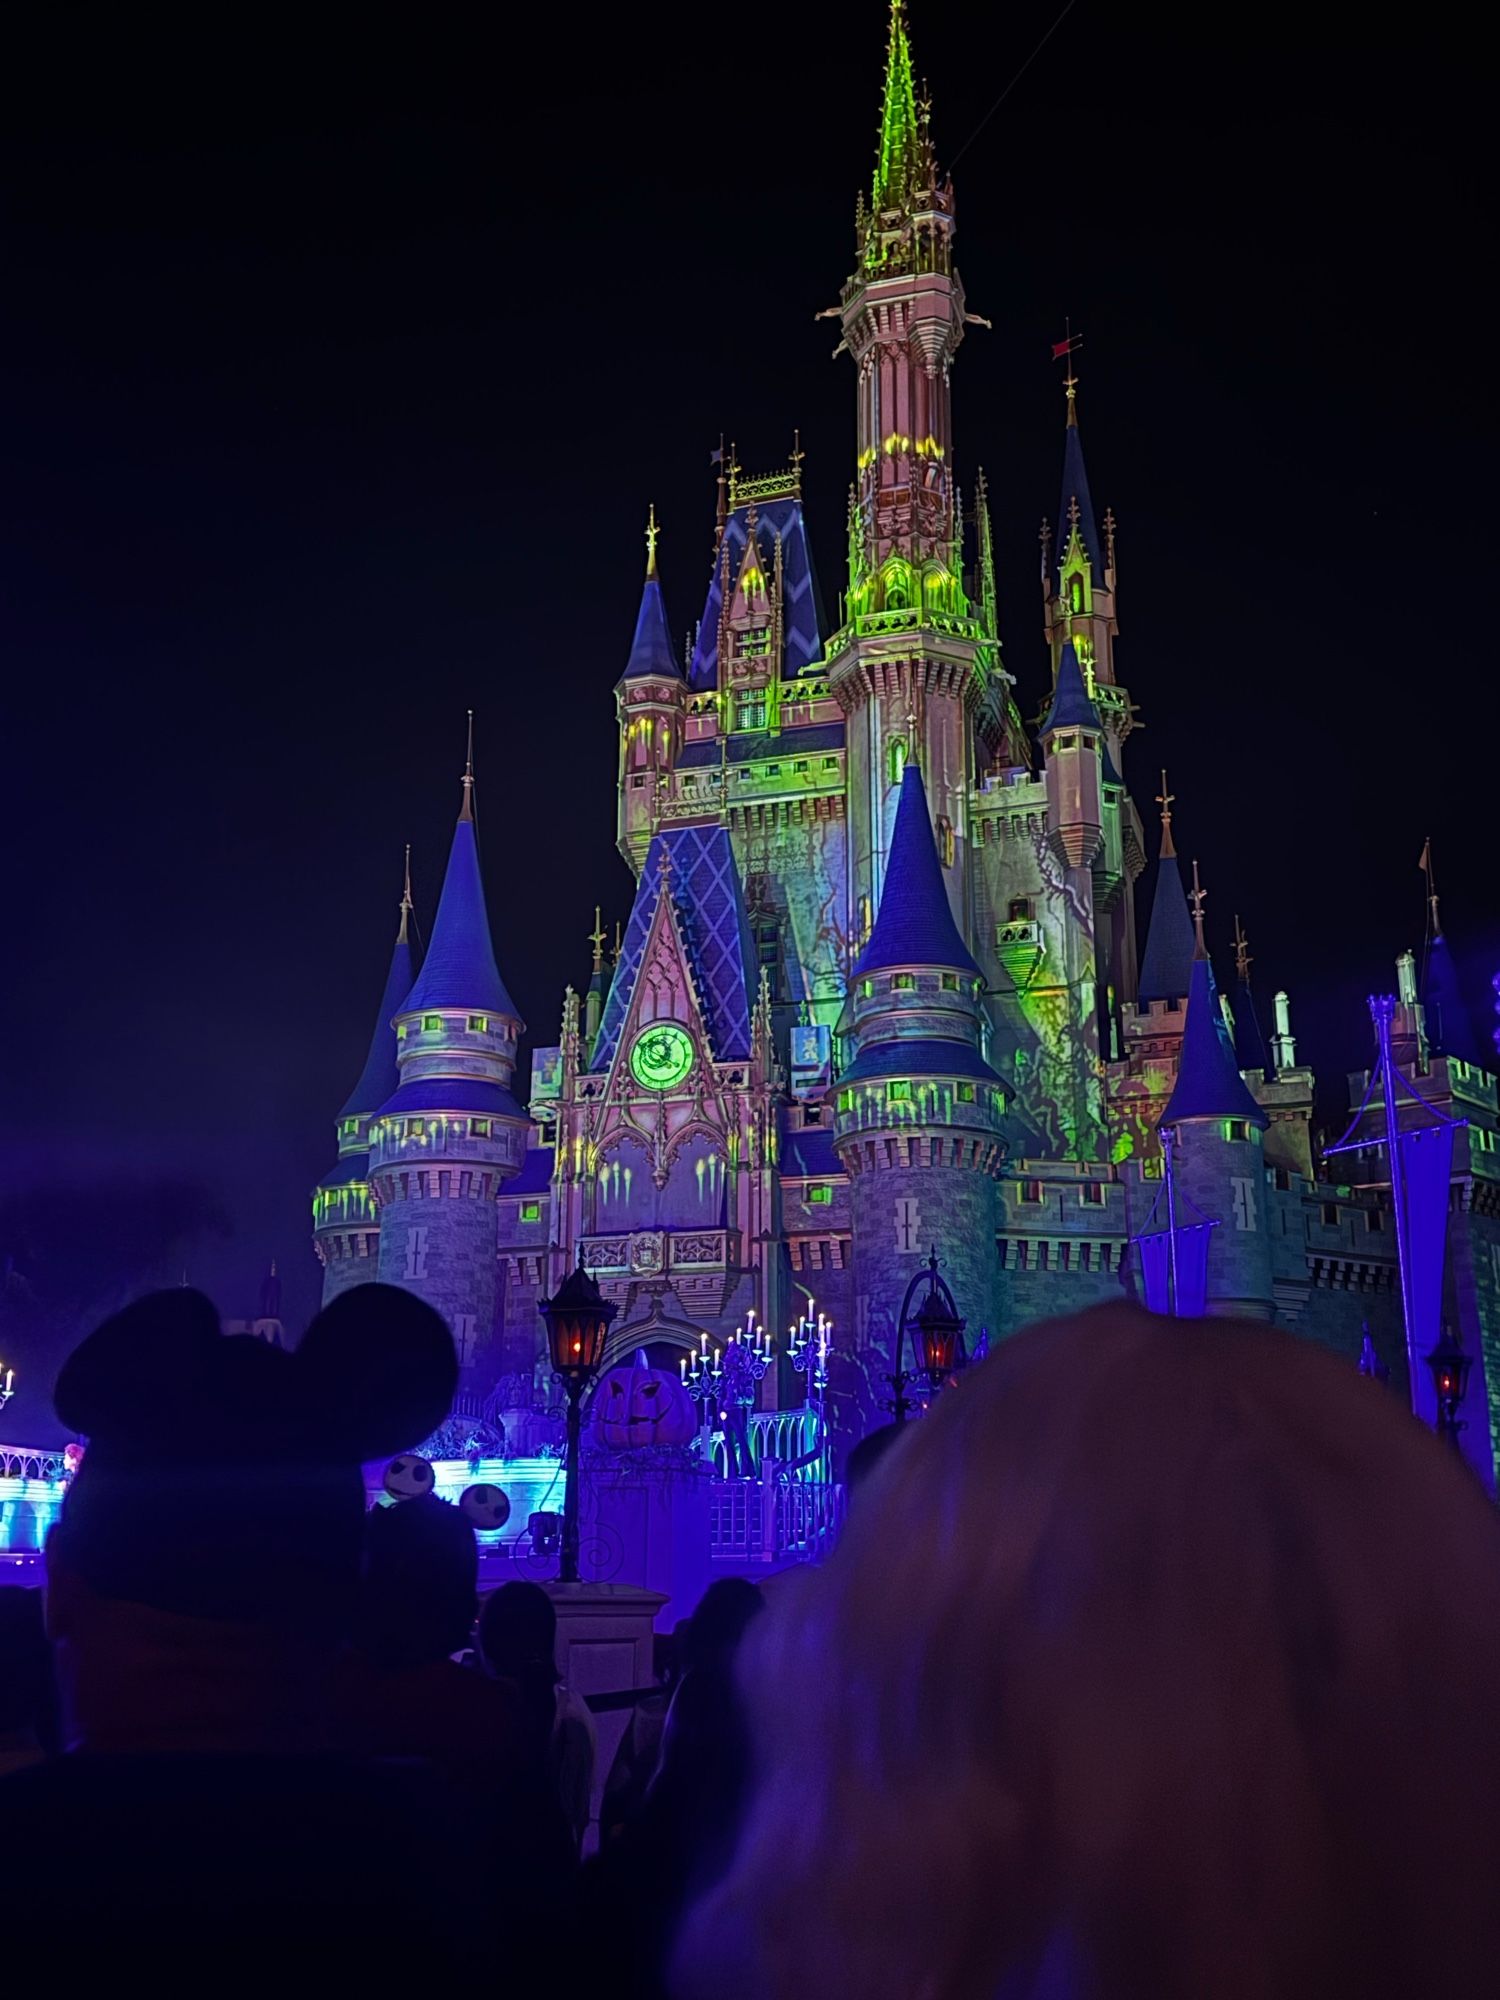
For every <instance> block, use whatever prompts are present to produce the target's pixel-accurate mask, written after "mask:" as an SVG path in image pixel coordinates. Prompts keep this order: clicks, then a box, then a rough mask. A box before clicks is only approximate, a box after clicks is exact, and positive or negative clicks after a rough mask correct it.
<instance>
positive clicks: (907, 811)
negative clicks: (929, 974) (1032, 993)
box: [855, 759, 980, 978]
mask: <svg viewBox="0 0 1500 2000" xmlns="http://www.w3.org/2000/svg"><path fill="white" fill-rule="evenodd" d="M897 965H932V966H948V967H957V968H958V969H959V970H960V971H962V972H967V973H968V974H969V975H970V976H971V977H972V978H978V977H979V976H980V975H979V967H978V966H977V965H976V964H975V963H974V958H973V954H972V953H971V952H970V950H969V948H968V946H967V945H966V944H965V943H964V941H963V939H962V938H961V937H960V936H959V932H958V926H957V924H955V923H954V921H953V911H952V910H951V908H950V907H949V904H948V891H947V889H946V888H945V887H944V885H943V867H942V863H941V862H940V861H939V859H938V851H937V843H936V841H935V840H934V839H933V835H932V821H931V819H930V818H929V816H928V811H927V792H926V788H925V787H924V785H923V783H922V772H921V768H920V766H919V765H918V764H917V762H916V760H915V759H913V760H912V761H911V762H910V763H909V764H908V765H907V766H906V768H905V770H904V771H903V772H902V774H901V801H900V804H899V805H898V806H897V808H896V826H895V831H894V832H893V833H892V835H891V851H890V857H889V859H888V860H887V862H886V869H885V887H884V888H883V889H882V891H881V895H880V908H879V911H878V912H877V914H876V918H875V928H874V929H873V930H872V931H871V933H870V941H869V943H868V944H867V945H866V946H865V948H864V950H863V952H862V953H861V954H860V959H859V964H858V965H857V966H856V967H855V977H856V978H859V977H860V976H862V975H863V974H865V973H869V972H880V971H887V970H889V969H890V968H891V967H892V966H897Z"/></svg>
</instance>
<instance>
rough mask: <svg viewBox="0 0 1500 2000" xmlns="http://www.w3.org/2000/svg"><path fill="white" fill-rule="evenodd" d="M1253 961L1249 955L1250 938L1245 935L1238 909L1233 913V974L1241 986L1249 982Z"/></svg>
mask: <svg viewBox="0 0 1500 2000" xmlns="http://www.w3.org/2000/svg"><path fill="white" fill-rule="evenodd" d="M1253 963H1254V961H1253V960H1252V958H1251V956H1250V940H1249V938H1247V937H1246V936H1245V932H1244V927H1243V925H1242V924H1241V923H1240V917H1239V912H1238V910H1236V911H1235V915H1234V974H1235V977H1236V979H1238V980H1239V982H1240V984H1241V986H1248V985H1249V984H1250V967H1251V965H1252V964H1253Z"/></svg>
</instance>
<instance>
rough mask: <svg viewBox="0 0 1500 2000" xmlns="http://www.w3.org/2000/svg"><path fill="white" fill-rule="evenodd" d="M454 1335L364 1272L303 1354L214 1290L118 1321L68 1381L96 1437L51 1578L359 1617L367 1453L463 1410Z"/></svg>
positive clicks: (198, 1609)
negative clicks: (267, 1334) (233, 1328)
mask: <svg viewBox="0 0 1500 2000" xmlns="http://www.w3.org/2000/svg"><path fill="white" fill-rule="evenodd" d="M456 1380H457V1366H456V1362H455V1358H454V1352H453V1341H452V1337H451V1336H450V1334H449V1332H448V1329H447V1327H446V1326H445V1325H444V1324H443V1321H442V1320H441V1319H440V1318H439V1316H438V1315H437V1314H436V1313H435V1312H434V1311H433V1310H432V1308H431V1307H430V1306H427V1305H424V1304H423V1303H422V1301H421V1300H420V1299H417V1298H414V1297H413V1296H412V1295H411V1294H410V1293H409V1292H403V1291H398V1290H397V1289H395V1288H394V1287H393V1286H389V1285H360V1286H357V1287H355V1288H354V1289H353V1290H351V1291H347V1292H345V1293H343V1294H342V1296H341V1297H339V1298H338V1299H336V1300H334V1301H333V1303H332V1304H331V1305H329V1306H328V1307H326V1308H325V1310H324V1311H323V1312H321V1313H319V1315H318V1316H317V1318H316V1319H315V1320H314V1321H313V1322H312V1324H311V1326H310V1327H309V1328H308V1330H307V1332H306V1334H305V1335H304V1337H303V1339H302V1342H301V1344H300V1346H299V1347H298V1348H297V1349H296V1350H295V1352H291V1353H288V1352H287V1351H285V1350H284V1349H282V1348H278V1347H273V1346H271V1345H270V1344H269V1343H268V1342H266V1341H263V1340H257V1339H255V1338H253V1337H252V1336H250V1335H236V1336H229V1337H226V1336H225V1335H224V1334H222V1333H221V1332H220V1331H219V1319H218V1314H217V1313H216V1312H215V1310H214V1308H213V1306H212V1305H211V1304H210V1303H209V1301H208V1300H207V1299H206V1298H204V1297H203V1295H202V1294H201V1293H199V1292H194V1291H188V1290H186V1289H183V1290H176V1291H168V1292H156V1293H153V1294H151V1295H150V1296H149V1297H147V1298H143V1299H140V1300H138V1301H137V1302H136V1303H135V1304H134V1305H132V1306H128V1307H126V1309H125V1310H124V1311H123V1312H120V1313H117V1314H116V1315H115V1316H114V1318H113V1319H110V1320H107V1321H106V1322H105V1323H104V1325H103V1326H101V1327H100V1328H99V1329H98V1330H97V1332H95V1333H92V1334H90V1335H89V1337H88V1339H87V1340H85V1341H84V1342H83V1344H82V1345H81V1346H80V1347H79V1348H77V1349H76V1350H75V1352H74V1353H73V1354H72V1355H71V1356H70V1357H69V1359H68V1360H67V1361H66V1362H65V1364H64V1366H63V1369H62V1373H61V1375H60V1376H59V1378H58V1383H57V1393H56V1406H57V1413H58V1415H59V1417H60V1418H61V1419H62V1421H63V1422H64V1423H65V1424H66V1425H67V1426H68V1427H69V1429H71V1430H73V1431H76V1432H79V1433H82V1434H83V1435H85V1436H86V1437H87V1439H88V1450H87V1452H86V1453H85V1455H84V1459H83V1463H82V1465H81V1466H80V1468H79V1470H78V1472H77V1474H76V1476H75V1477H74V1480H73V1483H72V1485H71V1486H70V1487H69V1489H68V1494H67V1498H66V1500H65V1502H64V1505H63V1510H62V1518H61V1521H60V1522H59V1524H58V1527H57V1528H56V1530H55V1531H54V1534H53V1537H52V1540H51V1542H50V1543H49V1546H48V1568H49V1572H58V1573H61V1574H63V1575H66V1576H67V1577H69V1578H71V1579H72V1580H73V1581H74V1582H75V1583H81V1584H82V1585H84V1586H86V1587H87V1589H88V1590H89V1591H91V1592H92V1593H94V1594H95V1595H96V1596H97V1597H100V1598H104V1599H111V1600H117V1601H119V1602H123V1603H128V1604H134V1605H139V1606H148V1607H150V1608H152V1609H154V1610H158V1611H166V1612H173V1613H178V1614H181V1615H183V1616H186V1617H190V1618H201V1619H210V1620H217V1621H226V1622H231V1623H234V1624H239V1625H247V1624H248V1625H257V1624H260V1625H270V1626H274V1627H276V1628H277V1629H279V1630H281V1631H284V1632H285V1633H287V1634H288V1635H289V1636H295V1637H299V1638H313V1639H320V1640H321V1639H327V1638H331V1637H336V1636H338V1635H339V1634H340V1633H342V1632H343V1631H344V1630H345V1629H346V1628H347V1623H348V1618H349V1612H350V1607H351V1602H352V1598H353V1593H354V1589H355V1585H356V1582H357V1579H358V1574H359V1560H360V1544H361V1536H362V1532H363V1526H364V1484H363V1480H362V1477H361V1474H360V1466H361V1464H362V1463H363V1462H364V1461H366V1460H368V1459H374V1458H381V1457H386V1456H389V1455H390V1454H391V1453H393V1452H398V1451H401V1450H403V1449H406V1448H408V1447H410V1446H411V1445H413V1444H414V1443H417V1442H418V1441H420V1439H421V1438H422V1437H424V1436H425V1435H426V1433H427V1432H428V1431H429V1430H430V1429H431V1428H432V1427H433V1426H434V1425H435V1424H437V1423H439V1422H441V1420H442V1418H443V1417H444V1416H446V1414H447V1412H448V1409H449V1407H450V1405H451V1402H452V1396H453V1389H454V1385H455V1383H456Z"/></svg>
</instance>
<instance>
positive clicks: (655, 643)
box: [621, 569, 682, 681]
mask: <svg viewBox="0 0 1500 2000" xmlns="http://www.w3.org/2000/svg"><path fill="white" fill-rule="evenodd" d="M662 674H669V675H671V676H672V678H673V679H674V680H681V679H682V670H681V669H680V668H679V666H678V664H677V662H676V660H675V659H674V658H673V657H672V636H671V634H670V632H669V631H668V630H667V607H666V602H665V600H664V599H663V597H662V594H661V578H660V577H659V576H658V575H657V574H656V571H655V570H654V569H653V570H652V571H651V572H650V574H649V575H648V576H647V578H646V587H645V589H644V590H643V591H642V592H641V608H640V611H639V612H638V613H637V615H636V621H635V637H634V638H633V639H632V640H631V642H630V659H629V662H628V663H627V665H626V668H625V672H624V674H623V675H622V676H621V678H622V679H624V680H627V681H630V680H635V679H637V678H639V677H641V676H643V675H652V676H654V677H659V676H660V675H662Z"/></svg>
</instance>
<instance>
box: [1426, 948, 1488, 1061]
mask: <svg viewBox="0 0 1500 2000" xmlns="http://www.w3.org/2000/svg"><path fill="white" fill-rule="evenodd" d="M1422 1005H1423V1006H1424V1008H1425V1009H1426V1011H1427V1039H1428V1041H1429V1042H1430V1043H1431V1045H1432V1047H1433V1048H1434V1049H1435V1050H1436V1051H1437V1053H1438V1054H1439V1055H1444V1056H1457V1057H1458V1059H1459V1061H1460V1062H1471V1063H1477V1062H1480V1061H1482V1060H1483V1058H1482V1057H1481V1055H1480V1053H1479V1044H1478V1041H1477V1039H1476V1037H1475V1034H1474V1023H1473V1021H1472V1020H1471V1018H1470V1016H1469V1010H1468V1008H1467V1007H1466V1006H1465V1005H1464V996H1463V991H1462V988H1461V987H1460V985H1459V980H1458V967H1457V966H1456V965H1455V964H1454V962H1453V954H1452V952H1451V951H1450V950H1449V949H1448V940H1447V939H1446V938H1445V937H1444V936H1443V934H1442V932H1441V931H1439V932H1438V934H1437V936H1436V937H1435V938H1434V939H1433V940H1432V943H1431V944H1430V945H1429V946H1428V947H1427V966H1426V976H1425V977H1424V979H1423V981H1422Z"/></svg>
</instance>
